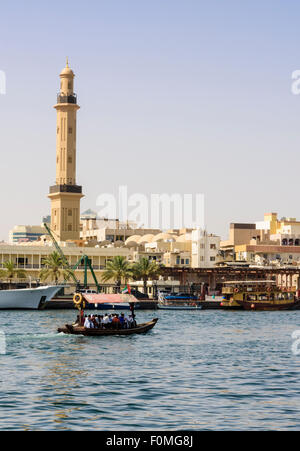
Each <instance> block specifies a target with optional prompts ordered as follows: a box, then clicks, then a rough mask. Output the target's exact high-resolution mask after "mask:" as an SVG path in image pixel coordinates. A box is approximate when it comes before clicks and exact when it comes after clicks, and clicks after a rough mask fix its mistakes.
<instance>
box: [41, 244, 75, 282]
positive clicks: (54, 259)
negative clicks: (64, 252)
mask: <svg viewBox="0 0 300 451" xmlns="http://www.w3.org/2000/svg"><path fill="white" fill-rule="evenodd" d="M44 265H45V267H44V268H43V269H42V270H41V272H40V278H41V280H42V281H43V282H44V281H46V280H47V279H49V278H50V279H51V281H55V284H56V285H57V284H58V280H59V278H60V277H61V276H62V277H63V278H64V280H68V279H69V278H70V277H71V275H72V273H73V271H72V270H71V269H69V268H66V267H65V261H64V259H63V258H62V257H61V256H60V254H59V253H58V252H56V251H55V252H52V254H50V255H49V256H48V257H47V258H45V259H44Z"/></svg>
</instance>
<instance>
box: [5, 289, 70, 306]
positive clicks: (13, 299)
mask: <svg viewBox="0 0 300 451" xmlns="http://www.w3.org/2000/svg"><path fill="white" fill-rule="evenodd" d="M61 288H62V287H61V285H55V286H45V287H44V286H43V287H38V288H26V289H20V290H0V310H40V309H43V308H44V307H45V304H46V303H47V302H49V301H51V299H52V298H53V297H54V296H55V295H56V294H57V293H58V291H59V290H60V289H61Z"/></svg>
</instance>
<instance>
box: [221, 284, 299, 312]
mask: <svg viewBox="0 0 300 451" xmlns="http://www.w3.org/2000/svg"><path fill="white" fill-rule="evenodd" d="M224 285H225V286H224V288H223V295H224V300H223V301H222V304H221V305H222V308H224V309H231V310H232V309H242V310H252V311H261V310H263V311H274V310H295V309H300V300H299V299H298V298H297V297H296V289H295V288H288V287H282V288H281V287H278V286H277V285H276V282H275V281H273V280H258V281H243V282H241V281H232V282H225V284H224Z"/></svg>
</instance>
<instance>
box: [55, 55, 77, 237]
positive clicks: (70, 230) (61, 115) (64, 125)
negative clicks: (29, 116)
mask: <svg viewBox="0 0 300 451" xmlns="http://www.w3.org/2000/svg"><path fill="white" fill-rule="evenodd" d="M74 77H75V75H74V72H73V71H72V70H71V69H70V68H69V63H68V60H67V64H66V67H65V68H64V69H63V70H62V72H61V74H60V79H61V82H60V92H59V94H58V96H57V104H56V105H55V106H54V108H55V109H56V111H57V131H56V133H57V138H56V185H54V186H51V187H50V194H49V198H50V199H51V229H52V230H53V232H55V234H56V238H57V239H58V240H59V241H67V240H79V238H80V199H81V198H82V197H84V196H83V194H82V187H81V186H78V185H76V116H77V110H79V108H80V107H79V106H78V105H77V97H76V94H74Z"/></svg>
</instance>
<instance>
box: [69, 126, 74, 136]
mask: <svg viewBox="0 0 300 451" xmlns="http://www.w3.org/2000/svg"><path fill="white" fill-rule="evenodd" d="M72 133H73V129H72V127H69V134H70V135H72Z"/></svg>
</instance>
